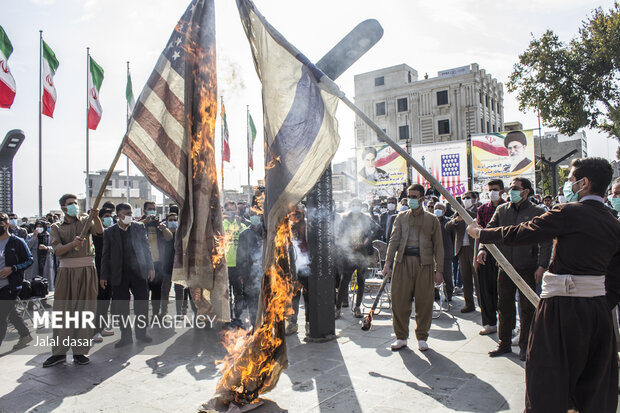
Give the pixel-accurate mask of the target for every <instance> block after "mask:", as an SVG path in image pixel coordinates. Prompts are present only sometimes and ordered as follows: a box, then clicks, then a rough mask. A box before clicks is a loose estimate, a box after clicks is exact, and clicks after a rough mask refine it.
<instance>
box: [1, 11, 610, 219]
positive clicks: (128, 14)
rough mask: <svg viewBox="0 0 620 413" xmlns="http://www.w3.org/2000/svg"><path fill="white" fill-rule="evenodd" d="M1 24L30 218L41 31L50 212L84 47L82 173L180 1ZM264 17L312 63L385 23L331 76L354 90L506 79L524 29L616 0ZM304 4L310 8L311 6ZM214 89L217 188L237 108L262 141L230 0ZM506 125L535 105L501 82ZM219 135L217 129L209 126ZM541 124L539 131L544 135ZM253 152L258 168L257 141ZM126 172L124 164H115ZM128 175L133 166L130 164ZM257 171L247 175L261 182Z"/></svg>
mask: <svg viewBox="0 0 620 413" xmlns="http://www.w3.org/2000/svg"><path fill="white" fill-rule="evenodd" d="M2 3H3V5H2V9H3V13H2V17H0V25H2V27H3V28H4V29H5V31H6V32H7V34H8V36H9V38H10V39H11V41H12V43H13V47H14V52H13V55H12V56H11V58H10V59H9V65H10V68H11V71H12V73H13V76H14V77H15V79H16V82H17V96H16V99H15V103H14V104H13V107H12V108H11V109H10V110H1V111H0V135H1V137H4V135H5V134H6V133H7V132H8V131H9V130H11V129H22V130H24V132H25V133H26V141H25V142H24V144H23V145H22V147H21V148H20V150H19V152H18V154H17V156H16V158H15V161H14V173H15V177H14V188H15V190H14V209H15V211H16V212H17V213H18V214H20V215H23V216H31V215H33V214H35V213H36V211H37V209H38V197H37V193H38V76H39V73H38V69H39V63H38V55H39V30H43V31H44V33H43V35H44V39H45V40H46V42H47V43H48V44H49V45H50V46H51V47H52V49H53V50H54V51H55V53H56V56H57V58H58V60H59V62H60V66H59V68H58V71H57V74H56V78H55V81H56V88H57V93H58V100H57V104H56V111H55V114H54V119H49V118H46V117H44V118H43V157H44V159H43V171H44V174H43V189H44V199H43V201H44V202H43V209H44V211H47V210H49V209H56V208H57V205H58V204H57V200H58V198H59V197H60V195H61V194H63V193H65V192H75V193H83V192H84V170H85V143H84V141H85V128H86V126H85V123H86V120H85V115H86V108H85V102H86V96H85V93H86V92H85V90H86V47H87V46H89V47H90V48H91V55H92V56H93V58H94V59H95V60H96V61H97V62H98V63H99V64H100V65H101V66H102V67H103V69H104V70H105V78H104V81H103V85H102V88H101V94H100V100H101V102H102V106H103V117H102V120H101V123H100V125H99V128H98V129H97V130H96V131H92V132H91V134H90V141H91V151H90V161H91V168H90V169H91V170H100V169H107V168H108V167H109V164H110V162H111V160H112V158H113V156H114V153H115V152H116V150H117V148H118V145H119V143H120V140H121V139H122V136H123V133H124V130H125V97H124V90H125V80H126V78H125V71H126V61H128V60H129V61H130V62H131V63H130V64H131V72H132V79H133V85H134V94H135V95H136V97H137V96H138V95H139V93H140V91H141V90H142V86H143V85H144V83H145V82H146V79H147V78H148V76H149V75H150V73H151V71H152V70H153V67H154V65H155V62H156V60H157V58H158V56H159V54H160V53H161V51H162V49H163V47H164V46H165V44H166V42H167V40H168V37H169V36H170V33H171V31H172V29H173V27H174V25H175V24H176V22H177V20H178V18H179V17H180V16H181V14H182V13H183V11H184V9H185V8H186V6H187V4H188V3H189V2H188V1H187V0H130V1H127V0H124V1H121V0H85V1H82V0H19V1H9V0H4V1H3V2H2ZM255 3H256V5H257V7H258V8H259V10H260V11H261V12H262V13H263V14H264V15H265V17H266V18H267V19H268V20H269V21H270V22H271V23H272V24H273V25H274V26H275V27H276V28H277V29H278V30H279V31H280V32H281V33H282V34H283V35H284V36H285V37H287V38H288V40H289V41H291V42H292V43H293V44H294V45H295V46H296V47H297V48H298V49H300V50H301V51H302V52H304V53H305V54H306V55H307V56H308V57H309V58H310V59H311V60H314V61H317V60H318V59H320V58H321V57H322V56H323V54H325V53H326V52H327V51H328V50H329V49H331V47H332V46H333V45H334V44H336V43H337V42H338V41H339V40H340V39H341V38H342V37H343V36H344V35H346V34H347V33H348V32H349V31H350V30H351V29H352V28H353V27H354V26H355V25H357V24H358V23H359V22H361V21H363V20H365V19H368V18H375V19H377V20H379V22H380V23H381V25H382V26H383V28H384V30H385V34H384V36H383V38H382V39H381V41H380V42H379V43H378V44H377V45H376V46H375V47H374V48H373V49H372V50H371V51H369V52H368V53H367V54H366V55H365V56H363V57H362V58H361V59H360V60H359V61H358V62H357V63H355V65H353V66H352V67H351V68H350V69H349V70H348V71H347V72H346V73H345V74H343V75H342V76H341V77H340V78H339V79H338V82H337V83H338V84H339V85H340V86H341V87H342V89H343V90H344V91H345V93H347V94H348V95H349V96H350V97H353V75H354V74H356V73H362V72H366V71H370V70H374V69H378V68H381V67H386V66H392V65H396V64H400V63H406V64H408V65H410V66H412V67H413V68H415V69H416V70H417V71H418V73H419V74H420V76H423V75H424V73H428V74H429V75H430V76H436V73H437V71H438V70H442V69H447V68H452V67H458V66H463V65H467V64H469V63H474V62H476V63H479V64H480V67H481V68H484V69H486V70H487V72H488V73H491V74H492V75H493V76H494V77H496V78H497V79H498V80H500V81H501V82H503V83H505V82H506V80H507V78H508V76H509V75H510V72H511V70H512V65H513V64H514V63H515V62H516V60H517V56H518V54H519V53H520V52H522V51H523V50H525V48H526V47H527V45H528V43H529V41H530V39H531V34H534V35H535V36H539V35H540V34H541V33H543V32H544V31H545V30H546V29H548V28H550V29H553V30H554V31H556V33H558V34H559V35H560V37H561V38H562V39H563V40H569V39H570V38H572V37H573V36H575V35H576V34H577V30H578V27H579V25H580V23H581V21H582V20H583V19H585V18H586V16H587V15H588V14H589V13H590V11H591V10H592V9H594V8H596V7H598V6H602V7H603V8H605V9H608V8H610V7H611V5H612V4H613V1H611V0H608V1H588V0H581V1H577V0H546V1H543V0H532V1H527V2H523V1H516V0H501V1H491V0H448V1H441V2H437V1H434V2H430V1H418V0H385V1H382V2H377V1H376V0H375V1H371V0H339V1H325V0H314V1H313V2H307V1H299V0H287V1H284V0H277V1H276V0H255ZM309 5H311V7H309ZM216 31H217V39H218V45H217V47H218V78H219V93H220V94H221V95H223V96H224V100H225V104H226V111H227V117H228V125H229V130H230V136H231V141H232V162H231V165H227V168H226V182H227V183H226V187H227V189H228V188H229V187H230V188H232V187H234V186H237V185H240V184H244V183H245V182H246V169H245V165H246V152H245V151H246V149H245V130H246V129H245V128H246V123H245V119H246V118H245V116H246V105H249V106H250V112H251V113H252V115H253V118H254V120H255V122H256V125H257V129H258V131H259V139H260V138H262V119H261V118H262V111H261V101H260V83H259V81H258V78H257V77H256V74H255V71H254V68H253V65H252V60H251V55H250V51H249V48H248V45H247V40H246V38H245V35H244V33H243V30H242V28H241V24H240V22H239V17H238V13H237V10H236V6H235V2H234V1H233V0H217V1H216ZM504 111H505V121H514V120H517V121H520V122H522V123H523V125H524V127H525V128H535V127H537V120H536V116H535V114H533V113H528V114H523V113H521V112H519V111H518V108H517V102H516V100H515V97H514V95H511V94H508V93H507V91H506V90H505V96H504ZM338 120H339V124H340V134H341V138H342V143H341V146H340V150H339V152H338V154H337V155H336V160H344V159H346V158H348V157H350V156H352V155H353V150H352V148H353V139H352V137H353V124H354V117H353V115H352V114H351V112H350V111H349V110H348V109H347V108H345V107H344V106H343V105H341V107H340V108H339V110H338ZM217 130H218V140H219V126H218V129H217ZM545 130H550V129H549V128H545V127H543V132H544V131H545ZM587 135H588V139H589V148H588V152H589V154H590V155H598V156H607V155H608V152H609V153H610V154H611V156H613V154H614V153H615V148H616V147H617V144H616V142H614V141H611V142H608V140H607V139H606V138H604V137H603V136H601V135H600V134H597V133H595V132H591V131H587ZM259 139H257V145H256V146H255V148H254V153H255V156H256V159H255V165H262V159H261V158H260V156H261V155H262V154H261V152H262V150H261V148H262V143H261V141H260V140H259ZM119 164H120V165H119V167H117V169H119V170H125V162H124V161H121V162H120V163H119ZM132 172H135V168H132ZM262 176H263V171H262V169H261V168H260V167H258V168H257V171H256V173H253V174H252V181H254V182H255V181H256V179H258V178H262Z"/></svg>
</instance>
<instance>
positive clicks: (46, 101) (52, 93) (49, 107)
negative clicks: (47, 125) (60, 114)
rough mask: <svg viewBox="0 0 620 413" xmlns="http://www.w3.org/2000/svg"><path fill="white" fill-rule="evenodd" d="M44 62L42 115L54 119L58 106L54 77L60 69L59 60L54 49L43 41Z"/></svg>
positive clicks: (42, 73) (42, 62) (42, 66)
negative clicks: (55, 109)
mask: <svg viewBox="0 0 620 413" xmlns="http://www.w3.org/2000/svg"><path fill="white" fill-rule="evenodd" d="M42 58H43V60H42V61H41V68H42V71H41V77H42V79H41V83H42V84H43V99H42V101H43V108H42V109H41V113H43V114H44V115H46V116H49V117H50V118H53V117H54V107H55V106H56V86H54V75H55V74H56V70H57V69H58V59H56V55H55V54H54V52H53V51H52V49H51V48H50V47H49V46H48V44H47V43H45V40H44V41H43V57H42Z"/></svg>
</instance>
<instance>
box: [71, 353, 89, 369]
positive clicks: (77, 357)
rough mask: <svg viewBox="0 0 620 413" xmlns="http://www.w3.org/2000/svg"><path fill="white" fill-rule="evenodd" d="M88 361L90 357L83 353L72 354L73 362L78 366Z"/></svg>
mask: <svg viewBox="0 0 620 413" xmlns="http://www.w3.org/2000/svg"><path fill="white" fill-rule="evenodd" d="M88 363H90V359H89V358H88V357H87V356H85V355H83V354H74V355H73V364H79V365H80V366H85V365H87V364H88Z"/></svg>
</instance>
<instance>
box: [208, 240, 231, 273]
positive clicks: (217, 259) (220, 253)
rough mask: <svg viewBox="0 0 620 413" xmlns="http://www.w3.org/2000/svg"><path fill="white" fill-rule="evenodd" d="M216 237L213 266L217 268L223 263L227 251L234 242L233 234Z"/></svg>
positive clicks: (212, 253) (212, 259)
mask: <svg viewBox="0 0 620 413" xmlns="http://www.w3.org/2000/svg"><path fill="white" fill-rule="evenodd" d="M214 239H215V240H214V241H215V242H214V243H213V247H212V248H211V266H212V267H213V269H216V268H217V267H218V266H219V265H220V264H221V263H222V261H223V259H224V256H225V255H226V251H228V248H229V247H230V246H231V244H232V243H233V234H232V233H225V234H224V235H215V236H214Z"/></svg>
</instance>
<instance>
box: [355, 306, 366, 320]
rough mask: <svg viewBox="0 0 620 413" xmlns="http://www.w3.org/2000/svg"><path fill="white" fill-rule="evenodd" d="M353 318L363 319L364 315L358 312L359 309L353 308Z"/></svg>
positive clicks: (360, 311)
mask: <svg viewBox="0 0 620 413" xmlns="http://www.w3.org/2000/svg"><path fill="white" fill-rule="evenodd" d="M353 316H354V317H355V318H362V317H364V315H363V314H362V310H360V308H359V307H355V308H354V309H353Z"/></svg>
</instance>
